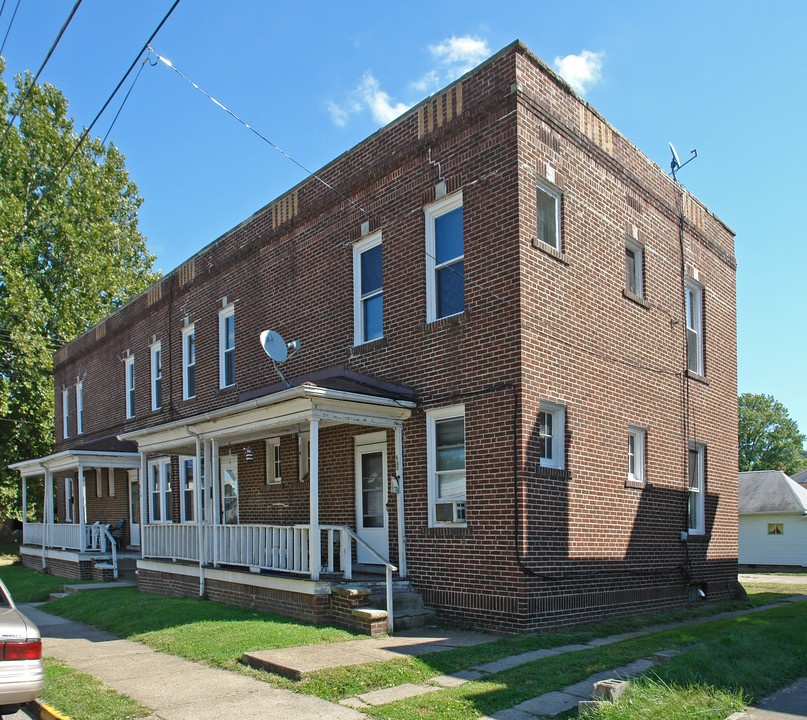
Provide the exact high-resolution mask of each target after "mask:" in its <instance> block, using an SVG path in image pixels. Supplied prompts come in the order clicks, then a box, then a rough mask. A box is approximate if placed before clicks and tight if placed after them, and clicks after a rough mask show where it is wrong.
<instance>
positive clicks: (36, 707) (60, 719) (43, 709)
mask: <svg viewBox="0 0 807 720" xmlns="http://www.w3.org/2000/svg"><path fill="white" fill-rule="evenodd" d="M25 714H26V715H28V716H29V717H31V718H34V720H71V718H70V716H69V715H62V714H61V713H60V712H59V711H58V710H57V709H56V708H53V707H51V706H50V705H46V704H45V703H43V702H42V701H41V700H38V699H37V700H31V702H29V703H28V704H27V705H26V706H25Z"/></svg>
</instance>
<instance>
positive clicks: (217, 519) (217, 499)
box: [210, 440, 221, 567]
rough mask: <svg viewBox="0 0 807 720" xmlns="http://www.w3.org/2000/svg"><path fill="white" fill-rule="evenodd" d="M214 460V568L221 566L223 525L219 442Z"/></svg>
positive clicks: (211, 464) (215, 442)
mask: <svg viewBox="0 0 807 720" xmlns="http://www.w3.org/2000/svg"><path fill="white" fill-rule="evenodd" d="M212 456H213V457H212V459H211V463H210V466H211V467H210V469H211V470H212V471H213V472H212V473H211V476H210V477H211V481H212V483H213V508H212V510H213V512H212V515H213V567H218V566H219V524H220V523H221V483H220V481H219V471H220V469H221V468H220V466H219V441H218V440H213V441H212Z"/></svg>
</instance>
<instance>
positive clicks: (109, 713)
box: [41, 657, 152, 720]
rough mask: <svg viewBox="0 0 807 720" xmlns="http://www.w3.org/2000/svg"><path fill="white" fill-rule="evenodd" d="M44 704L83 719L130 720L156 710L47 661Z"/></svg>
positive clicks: (81, 673) (62, 665) (86, 675)
mask: <svg viewBox="0 0 807 720" xmlns="http://www.w3.org/2000/svg"><path fill="white" fill-rule="evenodd" d="M41 699H42V701H43V702H45V703H47V704H48V705H50V706H51V707H54V708H56V709H57V710H58V711H59V712H60V713H62V714H63V715H68V716H69V717H72V718H81V720H129V719H130V718H145V717H148V716H149V715H151V714H152V711H151V710H150V709H149V708H147V707H144V706H143V705H140V703H137V702H135V701H134V700H132V699H131V698H128V697H126V696H125V695H121V694H120V693H117V692H115V691H114V690H111V689H110V688H108V687H107V686H106V685H104V684H103V683H102V682H101V681H100V680H96V679H95V678H94V677H93V676H92V675H88V674H87V673H84V672H81V671H79V670H75V669H74V668H71V667H70V666H69V665H67V664H65V663H63V662H61V661H59V660H55V659H54V658H47V657H46V658H45V687H44V689H43V690H42V697H41Z"/></svg>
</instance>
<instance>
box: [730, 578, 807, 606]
mask: <svg viewBox="0 0 807 720" xmlns="http://www.w3.org/2000/svg"><path fill="white" fill-rule="evenodd" d="M743 587H744V588H745V591H746V592H747V593H748V599H749V601H751V602H752V603H754V604H755V605H760V604H761V605H764V604H767V603H773V602H779V601H780V600H782V599H784V598H786V597H792V596H793V595H807V585H804V584H803V583H801V584H800V583H781V582H765V581H764V580H763V581H755V582H744V583H743Z"/></svg>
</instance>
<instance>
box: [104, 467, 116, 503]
mask: <svg viewBox="0 0 807 720" xmlns="http://www.w3.org/2000/svg"><path fill="white" fill-rule="evenodd" d="M106 483H107V492H108V494H109V497H115V468H107V470H106Z"/></svg>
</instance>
